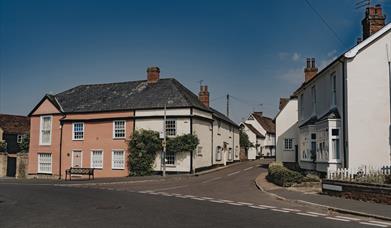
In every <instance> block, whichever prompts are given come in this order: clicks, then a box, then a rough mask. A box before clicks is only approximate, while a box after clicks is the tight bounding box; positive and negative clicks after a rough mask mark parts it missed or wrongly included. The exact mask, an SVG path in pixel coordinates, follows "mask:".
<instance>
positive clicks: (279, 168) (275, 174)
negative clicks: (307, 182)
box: [267, 163, 303, 187]
mask: <svg viewBox="0 0 391 228" xmlns="http://www.w3.org/2000/svg"><path fill="white" fill-rule="evenodd" d="M267 179H268V180H269V181H271V182H273V183H275V184H277V185H280V186H283V187H290V186H292V184H294V183H301V182H302V181H303V175H301V173H299V172H296V171H292V170H290V169H287V168H285V167H284V166H283V165H282V164H281V163H271V164H270V165H269V168H268V175H267Z"/></svg>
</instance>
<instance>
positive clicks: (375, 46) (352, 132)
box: [346, 31, 391, 168]
mask: <svg viewBox="0 0 391 228" xmlns="http://www.w3.org/2000/svg"><path fill="white" fill-rule="evenodd" d="M387 46H388V48H390V47H391V32H390V31H389V32H387V33H386V34H385V35H384V36H382V37H380V38H379V39H378V40H376V41H375V42H373V43H372V44H370V45H369V46H367V47H366V48H365V49H364V50H362V51H361V52H359V53H358V54H357V55H356V57H354V58H353V59H349V60H348V61H347V68H346V70H347V96H348V98H347V110H348V112H347V115H348V128H349V130H348V142H349V146H348V148H349V156H348V167H349V168H357V167H360V166H362V165H371V166H379V165H387V164H390V88H389V86H390V81H389V80H390V79H389V69H388V60H387ZM388 53H389V55H390V56H391V51H390V50H388Z"/></svg>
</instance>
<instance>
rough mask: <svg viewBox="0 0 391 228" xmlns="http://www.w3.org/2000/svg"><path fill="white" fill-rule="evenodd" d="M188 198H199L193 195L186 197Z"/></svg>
mask: <svg viewBox="0 0 391 228" xmlns="http://www.w3.org/2000/svg"><path fill="white" fill-rule="evenodd" d="M184 196H186V197H187V198H194V197H197V196H193V195H184Z"/></svg>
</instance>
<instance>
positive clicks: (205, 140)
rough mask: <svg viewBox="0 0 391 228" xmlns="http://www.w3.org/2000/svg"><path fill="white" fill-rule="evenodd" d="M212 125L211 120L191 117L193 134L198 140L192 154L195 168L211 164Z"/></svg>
mask: <svg viewBox="0 0 391 228" xmlns="http://www.w3.org/2000/svg"><path fill="white" fill-rule="evenodd" d="M212 126H213V123H212V122H211V121H205V120H201V119H198V118H193V134H194V135H197V137H198V139H199V142H200V143H199V145H198V147H197V149H196V151H195V153H194V156H193V157H194V168H195V169H198V168H203V167H208V166H211V165H212Z"/></svg>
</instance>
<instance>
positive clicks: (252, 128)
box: [243, 123, 265, 138]
mask: <svg viewBox="0 0 391 228" xmlns="http://www.w3.org/2000/svg"><path fill="white" fill-rule="evenodd" d="M243 124H244V125H245V126H246V127H247V128H248V129H250V131H252V132H253V133H254V134H255V135H256V136H258V137H260V138H265V136H264V135H262V133H261V132H259V131H258V130H257V129H256V128H255V127H254V126H253V125H251V124H248V123H243Z"/></svg>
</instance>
